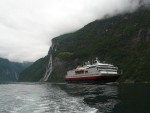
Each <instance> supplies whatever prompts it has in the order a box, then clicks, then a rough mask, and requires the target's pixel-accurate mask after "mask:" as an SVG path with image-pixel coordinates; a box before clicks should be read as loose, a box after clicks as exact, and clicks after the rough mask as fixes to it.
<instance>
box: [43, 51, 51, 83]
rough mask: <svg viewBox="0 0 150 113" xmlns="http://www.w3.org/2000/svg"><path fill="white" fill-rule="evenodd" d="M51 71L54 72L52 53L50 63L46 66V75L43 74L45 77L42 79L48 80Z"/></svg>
mask: <svg viewBox="0 0 150 113" xmlns="http://www.w3.org/2000/svg"><path fill="white" fill-rule="evenodd" d="M51 73H52V54H51V53H50V58H49V63H48V66H47V68H46V72H45V75H44V76H43V78H42V79H41V80H40V81H44V82H46V81H47V80H48V78H49V76H50V75H51Z"/></svg>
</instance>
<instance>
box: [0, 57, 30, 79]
mask: <svg viewBox="0 0 150 113" xmlns="http://www.w3.org/2000/svg"><path fill="white" fill-rule="evenodd" d="M29 65H31V63H29V62H25V63H17V62H11V61H9V60H8V59H4V58H0V81H17V79H18V76H19V74H20V72H21V71H23V70H24V69H25V68H26V67H28V66H29Z"/></svg>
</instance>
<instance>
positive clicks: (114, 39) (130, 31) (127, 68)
mask: <svg viewBox="0 0 150 113" xmlns="http://www.w3.org/2000/svg"><path fill="white" fill-rule="evenodd" d="M149 20H150V11H149V10H143V9H142V10H138V11H136V12H135V13H132V14H124V15H118V16H115V17H112V18H107V19H103V20H96V21H94V22H92V23H90V24H88V25H86V26H85V27H84V28H82V29H80V30H79V31H77V32H74V33H70V34H65V35H62V36H59V37H56V38H54V39H53V40H52V43H53V45H54V49H55V50H56V52H55V53H54V57H59V58H61V59H62V60H63V61H64V56H61V55H60V54H63V53H64V52H65V53H71V55H68V56H67V57H68V59H67V60H66V59H65V62H67V61H68V62H72V63H74V64H79V63H80V64H82V63H83V61H86V60H89V59H93V58H94V57H96V56H97V57H99V59H100V60H101V61H106V62H109V63H113V64H114V65H116V66H118V67H119V68H120V69H121V70H123V73H124V74H123V75H122V77H121V78H120V80H121V81H126V80H131V81H137V82H141V81H150V74H149V73H150V22H149ZM66 55H67V54H66ZM65 57H66V56H65ZM75 61H76V63H75ZM65 66H66V68H68V67H69V68H70V67H72V68H73V67H75V65H72V64H71V63H70V65H65ZM54 76H55V75H54ZM58 76H59V73H58ZM57 78H58V77H57Z"/></svg>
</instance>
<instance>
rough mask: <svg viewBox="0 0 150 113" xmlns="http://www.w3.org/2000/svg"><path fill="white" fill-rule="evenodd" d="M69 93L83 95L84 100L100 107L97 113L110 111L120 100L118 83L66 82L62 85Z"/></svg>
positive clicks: (90, 104) (95, 106)
mask: <svg viewBox="0 0 150 113" xmlns="http://www.w3.org/2000/svg"><path fill="white" fill-rule="evenodd" d="M61 88H62V89H64V90H65V91H66V92H67V93H68V94H69V95H71V96H79V97H83V102H84V103H85V104H87V105H88V106H90V107H94V108H96V109H98V110H99V111H97V113H98V112H99V113H110V112H111V111H112V110H113V109H114V107H115V106H116V105H117V104H118V103H119V102H120V101H119V99H118V84H116V83H113V84H103V85H88V84H66V86H65V87H62V86H61Z"/></svg>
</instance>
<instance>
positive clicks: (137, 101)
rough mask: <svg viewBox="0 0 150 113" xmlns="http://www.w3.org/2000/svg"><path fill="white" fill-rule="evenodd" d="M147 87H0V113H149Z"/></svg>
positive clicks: (13, 85) (72, 85)
mask: <svg viewBox="0 0 150 113" xmlns="http://www.w3.org/2000/svg"><path fill="white" fill-rule="evenodd" d="M149 95H150V84H118V83H109V84H101V85H90V84H65V83H62V84H61V83H60V84H51V83H1V84H0V113H150V98H149Z"/></svg>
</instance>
